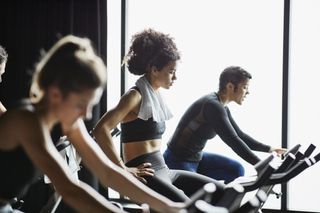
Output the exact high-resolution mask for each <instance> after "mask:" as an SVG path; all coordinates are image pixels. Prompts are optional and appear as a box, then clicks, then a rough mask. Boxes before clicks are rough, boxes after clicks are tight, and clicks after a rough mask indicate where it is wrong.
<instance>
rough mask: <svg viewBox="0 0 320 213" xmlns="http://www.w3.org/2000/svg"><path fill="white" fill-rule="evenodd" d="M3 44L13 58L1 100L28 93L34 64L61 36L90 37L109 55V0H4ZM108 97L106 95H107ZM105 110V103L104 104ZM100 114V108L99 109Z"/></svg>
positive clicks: (0, 16) (0, 39) (0, 30)
mask: <svg viewBox="0 0 320 213" xmlns="http://www.w3.org/2000/svg"><path fill="white" fill-rule="evenodd" d="M0 5H1V6H0V7H1V12H0V20H1V27H0V44H1V45H2V46H4V47H5V48H6V49H7V52H8V54H9V59H8V63H7V67H6V73H5V74H4V75H3V82H2V83H1V85H0V100H1V101H2V102H3V104H4V105H6V104H7V103H9V102H11V101H14V100H17V99H20V98H23V97H28V95H29V87H30V82H31V75H32V72H33V68H34V64H35V63H36V62H37V61H38V60H39V58H40V53H41V51H43V50H44V51H46V50H48V49H49V48H50V47H51V46H52V44H53V43H54V42H55V41H57V39H58V38H59V37H61V36H64V35H67V34H74V35H78V36H82V37H88V38H90V39H91V41H92V42H93V46H94V47H95V48H96V50H97V52H98V54H99V55H100V56H101V57H102V58H103V59H104V60H105V58H106V39H107V37H106V29H107V28H106V21H107V18H106V0H4V1H3V0H2V1H1V3H0ZM103 98H105V97H103ZM101 107H102V108H103V109H102V110H103V111H105V106H101ZM95 114H96V116H95V117H94V119H96V117H97V116H98V117H99V114H100V108H98V109H96V110H95Z"/></svg>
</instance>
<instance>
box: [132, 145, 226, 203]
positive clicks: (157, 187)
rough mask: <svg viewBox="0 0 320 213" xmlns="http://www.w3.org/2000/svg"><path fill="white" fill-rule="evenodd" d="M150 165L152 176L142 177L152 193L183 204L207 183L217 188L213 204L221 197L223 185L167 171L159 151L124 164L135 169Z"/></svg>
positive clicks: (185, 172) (203, 178)
mask: <svg viewBox="0 0 320 213" xmlns="http://www.w3.org/2000/svg"><path fill="white" fill-rule="evenodd" d="M147 162H148V163H151V164H152V166H151V167H152V169H154V170H155V175H154V176H147V177H144V178H145V179H146V180H147V183H146V185H147V186H148V187H150V188H151V189H153V190H154V191H156V192H158V193H159V194H162V195H163V196H165V197H167V198H169V199H170V200H172V201H176V202H185V201H188V200H189V197H190V196H191V195H193V194H194V193H195V192H197V191H198V190H199V189H201V187H203V186H204V185H205V184H207V183H214V184H215V185H216V187H217V190H216V192H215V193H214V194H213V195H212V200H213V203H214V201H215V200H218V198H219V197H220V196H221V195H222V192H223V189H224V184H222V183H220V182H218V181H216V180H214V179H212V178H209V177H206V176H204V175H201V174H197V173H194V172H190V171H183V170H172V169H169V168H168V167H167V166H166V164H165V161H164V158H163V156H162V154H161V152H160V151H156V152H152V153H147V154H144V155H140V156H138V157H137V158H134V159H132V160H131V161H129V162H127V163H126V166H128V167H137V166H139V165H140V164H141V163H147Z"/></svg>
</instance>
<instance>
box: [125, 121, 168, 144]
mask: <svg viewBox="0 0 320 213" xmlns="http://www.w3.org/2000/svg"><path fill="white" fill-rule="evenodd" d="M165 129H166V125H165V122H164V121H163V122H155V121H153V119H152V118H149V119H148V120H147V121H145V120H142V119H140V118H138V119H135V120H133V121H130V122H126V123H122V124H121V135H120V141H121V142H122V143H130V142H134V141H145V140H152V139H161V138H162V135H163V133H164V131H165Z"/></svg>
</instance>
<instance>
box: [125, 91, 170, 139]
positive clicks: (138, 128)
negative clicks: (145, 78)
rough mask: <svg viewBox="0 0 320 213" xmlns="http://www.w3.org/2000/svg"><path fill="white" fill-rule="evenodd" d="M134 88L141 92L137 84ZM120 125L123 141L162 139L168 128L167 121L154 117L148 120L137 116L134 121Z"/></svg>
mask: <svg viewBox="0 0 320 213" xmlns="http://www.w3.org/2000/svg"><path fill="white" fill-rule="evenodd" d="M132 89H135V90H137V91H138V92H140V90H139V88H138V87H137V86H134V87H132ZM120 126H121V135H120V141H121V142H122V143H130V142H134V141H145V140H152V139H161V138H162V135H163V133H164V131H165V129H166V125H165V122H155V121H154V120H153V118H149V119H148V120H146V121H145V120H142V119H140V118H137V119H135V120H133V121H129V122H126V123H121V125H120Z"/></svg>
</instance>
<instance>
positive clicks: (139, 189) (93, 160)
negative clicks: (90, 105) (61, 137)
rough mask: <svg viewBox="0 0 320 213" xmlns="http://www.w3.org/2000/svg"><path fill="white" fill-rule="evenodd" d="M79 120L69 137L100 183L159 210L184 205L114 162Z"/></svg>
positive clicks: (170, 209)
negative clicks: (173, 200)
mask: <svg viewBox="0 0 320 213" xmlns="http://www.w3.org/2000/svg"><path fill="white" fill-rule="evenodd" d="M77 123H78V128H76V129H74V130H73V131H72V132H69V134H68V135H67V136H68V139H69V140H70V141H71V143H72V144H73V145H74V146H75V148H76V150H77V151H78V152H79V154H80V156H81V157H82V161H83V162H84V164H85V165H86V166H87V168H89V169H90V170H91V171H92V172H93V173H94V174H96V175H97V176H98V177H99V179H100V181H101V183H103V184H104V185H105V186H107V187H111V188H113V189H114V190H116V191H118V192H119V193H120V194H122V195H126V196H128V197H130V198H131V199H132V200H134V201H136V202H139V203H147V204H149V205H150V207H151V208H153V209H154V210H156V211H159V212H178V210H179V209H181V208H182V207H183V206H184V204H182V203H174V202H172V201H170V200H169V199H167V198H166V197H164V196H162V195H160V194H158V193H156V192H154V191H153V190H151V189H150V188H148V187H147V186H145V185H144V184H142V183H141V182H140V181H138V180H137V179H136V178H134V177H133V176H132V175H131V174H130V173H128V172H127V171H126V170H124V169H121V168H120V167H118V166H117V165H115V164H114V163H112V162H111V161H110V160H109V159H108V157H107V156H106V155H105V154H104V152H103V151H102V150H101V149H100V147H99V146H98V145H97V144H96V142H95V141H94V140H93V139H92V138H91V136H90V135H89V134H88V132H87V130H86V128H85V126H84V123H83V122H82V121H81V120H79V121H78V122H77Z"/></svg>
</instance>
